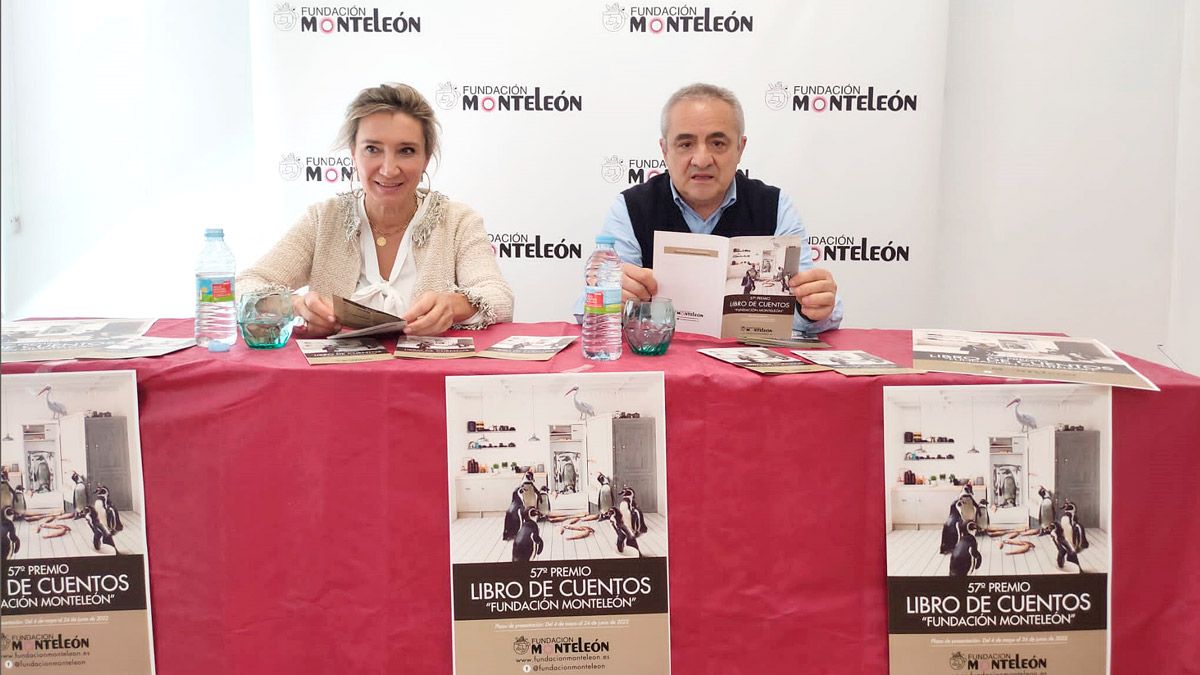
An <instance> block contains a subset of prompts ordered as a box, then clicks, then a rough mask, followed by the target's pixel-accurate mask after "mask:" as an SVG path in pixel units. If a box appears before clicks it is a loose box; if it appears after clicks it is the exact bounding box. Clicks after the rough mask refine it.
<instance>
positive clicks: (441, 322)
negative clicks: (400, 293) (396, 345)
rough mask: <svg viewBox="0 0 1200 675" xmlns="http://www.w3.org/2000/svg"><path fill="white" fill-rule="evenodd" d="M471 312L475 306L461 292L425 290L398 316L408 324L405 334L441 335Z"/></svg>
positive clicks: (473, 311)
mask: <svg viewBox="0 0 1200 675" xmlns="http://www.w3.org/2000/svg"><path fill="white" fill-rule="evenodd" d="M473 314H475V307H474V306H473V305H471V301H470V300H467V296H465V295H463V294H462V293H437V292H435V291H427V292H425V293H422V294H421V295H420V297H418V298H417V299H416V301H415V302H413V304H412V307H410V308H409V309H408V311H407V312H405V313H404V316H402V317H400V318H402V319H404V321H405V322H407V324H408V325H406V326H405V327H404V333H405V334H406V335H441V334H442V333H445V332H446V331H447V330H449V329H450V326H453V325H454V324H455V322H458V321H463V320H466V319H469V318H471V316H472V315H473Z"/></svg>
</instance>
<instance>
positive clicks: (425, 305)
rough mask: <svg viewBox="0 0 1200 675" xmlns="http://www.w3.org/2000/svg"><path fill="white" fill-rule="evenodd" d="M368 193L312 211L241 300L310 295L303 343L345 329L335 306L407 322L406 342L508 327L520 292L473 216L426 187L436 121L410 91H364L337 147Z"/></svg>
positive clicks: (253, 274) (297, 301) (249, 276)
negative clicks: (279, 293) (264, 290)
mask: <svg viewBox="0 0 1200 675" xmlns="http://www.w3.org/2000/svg"><path fill="white" fill-rule="evenodd" d="M338 141H339V145H340V144H342V143H344V144H345V145H346V147H347V148H348V149H349V150H350V154H351V156H352V158H353V160H354V168H355V173H356V174H357V176H358V178H359V180H360V181H361V182H362V189H361V190H352V191H351V192H347V193H343V194H340V195H338V196H336V197H334V198H332V199H328V200H326V201H323V202H320V203H318V204H314V205H313V206H310V207H309V208H308V211H307V212H306V213H305V214H304V216H303V217H301V218H300V220H299V222H297V223H296V224H295V225H294V226H293V227H292V229H291V230H290V231H289V232H288V233H287V234H286V235H285V236H284V238H283V240H281V241H280V242H279V243H278V244H276V245H275V247H274V248H272V249H271V251H270V252H268V253H267V254H266V255H265V256H263V258H262V259H261V260H259V261H258V262H257V263H256V264H255V265H254V266H253V267H250V268H249V269H247V270H245V271H244V272H243V273H242V274H241V275H240V276H239V277H238V279H237V288H238V290H239V291H240V292H243V293H245V292H248V291H251V290H254V289H256V288H260V287H262V286H266V285H269V284H283V285H286V286H288V287H289V288H300V287H302V286H308V287H309V290H308V292H307V293H305V294H303V295H299V294H297V295H294V296H293V297H292V304H293V306H294V308H295V310H296V314H297V316H300V317H302V318H303V319H304V322H305V327H304V329H303V330H302V331H300V332H301V336H302V337H324V336H327V335H331V334H333V333H336V332H338V331H339V330H341V326H340V325H338V323H337V320H336V318H335V317H334V312H333V300H332V298H333V296H334V295H339V296H342V297H345V298H349V299H351V300H354V301H355V302H358V303H360V304H364V305H367V306H369V307H372V308H374V309H378V310H382V311H385V312H389V313H391V314H395V315H397V316H400V317H401V318H403V319H404V320H405V321H406V322H407V324H408V325H407V326H406V327H405V329H404V332H405V333H407V334H409V335H440V334H441V333H444V332H445V331H446V330H447V329H449V328H451V327H455V328H483V327H486V326H489V325H491V324H493V323H496V322H499V321H511V320H512V313H513V293H512V289H511V288H510V287H509V285H508V283H507V282H505V281H504V278H503V277H502V276H501V275H500V268H499V266H498V265H497V264H496V258H495V255H494V254H493V253H492V249H491V246H490V244H489V243H488V239H487V233H486V232H485V231H484V229H483V219H482V218H480V217H479V215H478V214H476V213H475V212H474V211H473V210H471V208H470V207H469V206H467V205H466V204H462V203H460V202H453V201H450V200H449V199H448V198H447V197H446V196H445V195H443V194H441V193H439V192H435V191H432V190H428V189H424V188H418V187H417V184H418V183H419V182H420V180H421V176H422V175H423V174H424V173H425V169H426V168H427V167H428V166H429V160H430V158H431V157H436V156H437V155H438V123H437V120H436V118H435V117H434V114H433V109H432V108H431V107H430V106H429V103H428V101H426V100H425V98H424V97H423V96H421V94H420V93H418V92H417V91H416V90H415V89H413V88H412V87H410V86H408V85H406V84H383V85H380V86H378V87H371V88H369V89H364V90H362V91H361V92H360V93H359V94H358V96H357V97H356V98H355V99H354V101H352V102H351V103H350V105H349V107H347V109H346V121H345V123H344V124H343V126H342V130H341V133H340V134H339V137H338Z"/></svg>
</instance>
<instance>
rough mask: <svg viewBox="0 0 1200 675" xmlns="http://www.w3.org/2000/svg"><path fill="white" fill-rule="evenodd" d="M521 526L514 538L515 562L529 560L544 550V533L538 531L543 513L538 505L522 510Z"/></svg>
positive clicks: (513, 557) (513, 555)
mask: <svg viewBox="0 0 1200 675" xmlns="http://www.w3.org/2000/svg"><path fill="white" fill-rule="evenodd" d="M520 513H521V528H520V529H519V530H518V531H517V537H516V539H515V540H513V549H512V559H513V562H529V559H530V558H532V557H533V556H535V555H540V554H541V552H542V547H543V543H542V535H541V533H540V532H539V531H538V524H537V520H538V518H539V517H540V516H541V515H542V514H541V513H539V512H538V510H537V507H530V508H528V509H523V510H522V511H521V512H520Z"/></svg>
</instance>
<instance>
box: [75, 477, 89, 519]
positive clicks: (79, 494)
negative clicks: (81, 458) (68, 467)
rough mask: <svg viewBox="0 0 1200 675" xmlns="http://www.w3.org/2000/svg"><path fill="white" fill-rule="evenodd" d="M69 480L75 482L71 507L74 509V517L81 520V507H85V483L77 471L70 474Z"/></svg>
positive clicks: (86, 500)
mask: <svg viewBox="0 0 1200 675" xmlns="http://www.w3.org/2000/svg"><path fill="white" fill-rule="evenodd" d="M71 480H72V481H74V482H75V490H74V495H73V499H72V502H73V506H74V509H75V517H76V518H82V517H83V515H82V513H81V512H82V511H83V507H85V506H87V502H88V499H87V481H86V480H85V479H84V477H83V476H80V475H79V472H78V471H72V472H71Z"/></svg>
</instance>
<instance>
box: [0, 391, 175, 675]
mask: <svg viewBox="0 0 1200 675" xmlns="http://www.w3.org/2000/svg"><path fill="white" fill-rule="evenodd" d="M0 389H2V392H0V393H2V396H3V405H2V409H3V415H2V416H0V433H2V434H3V435H2V436H0V558H2V559H3V574H2V575H0V576H2V577H3V578H2V579H0V591H2V592H0V633H3V639H0V662H2V664H3V668H2V669H0V672H4V673H51V672H53V673H56V674H66V675H70V674H72V673H79V674H81V675H82V674H90V673H123V674H126V673H128V674H134V675H136V674H141V673H153V672H154V639H153V624H152V622H151V616H150V584H149V581H150V575H149V567H148V564H147V559H146V530H145V523H146V500H145V496H144V493H143V487H142V452H141V441H140V436H139V433H138V402H137V381H136V373H135V372H134V371H131V370H125V371H106V372H81V373H44V374H31V375H5V376H4V378H3V379H2V380H0Z"/></svg>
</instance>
